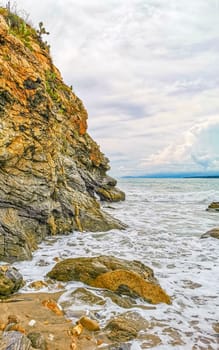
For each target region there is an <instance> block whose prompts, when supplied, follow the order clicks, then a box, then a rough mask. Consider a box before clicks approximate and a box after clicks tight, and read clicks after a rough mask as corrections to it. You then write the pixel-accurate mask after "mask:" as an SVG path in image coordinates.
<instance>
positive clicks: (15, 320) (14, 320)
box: [8, 315, 18, 324]
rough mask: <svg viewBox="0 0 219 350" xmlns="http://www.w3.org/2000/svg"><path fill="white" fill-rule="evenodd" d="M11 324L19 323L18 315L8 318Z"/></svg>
mask: <svg viewBox="0 0 219 350" xmlns="http://www.w3.org/2000/svg"><path fill="white" fill-rule="evenodd" d="M9 323H18V318H17V316H16V315H9V316H8V324H9Z"/></svg>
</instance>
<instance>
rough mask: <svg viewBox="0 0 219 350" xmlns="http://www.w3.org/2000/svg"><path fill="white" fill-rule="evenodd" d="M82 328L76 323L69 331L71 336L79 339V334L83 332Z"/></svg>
mask: <svg viewBox="0 0 219 350" xmlns="http://www.w3.org/2000/svg"><path fill="white" fill-rule="evenodd" d="M83 329H84V327H83V326H82V325H81V324H80V323H78V324H77V326H75V327H73V328H72V330H71V334H72V335H73V336H76V337H79V335H81V333H82V332H83Z"/></svg>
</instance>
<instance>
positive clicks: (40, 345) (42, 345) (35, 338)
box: [27, 332, 47, 350]
mask: <svg viewBox="0 0 219 350" xmlns="http://www.w3.org/2000/svg"><path fill="white" fill-rule="evenodd" d="M27 338H28V339H30V341H31V345H32V347H33V348H34V349H39V350H47V344H46V340H45V337H44V336H43V335H42V334H41V333H37V332H31V333H29V334H28V335H27Z"/></svg>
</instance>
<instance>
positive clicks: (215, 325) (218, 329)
mask: <svg viewBox="0 0 219 350" xmlns="http://www.w3.org/2000/svg"><path fill="white" fill-rule="evenodd" d="M212 328H213V330H214V331H215V332H216V333H218V334H219V322H215V323H213V324H212Z"/></svg>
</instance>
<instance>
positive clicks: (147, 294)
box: [92, 269, 171, 304]
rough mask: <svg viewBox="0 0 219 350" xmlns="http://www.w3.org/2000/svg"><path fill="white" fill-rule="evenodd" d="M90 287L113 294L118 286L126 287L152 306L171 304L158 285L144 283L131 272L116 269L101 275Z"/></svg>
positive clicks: (138, 276) (137, 275)
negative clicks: (103, 289)
mask: <svg viewBox="0 0 219 350" xmlns="http://www.w3.org/2000/svg"><path fill="white" fill-rule="evenodd" d="M92 285H93V286H95V287H98V288H107V289H110V290H112V291H114V292H115V291H117V289H119V287H120V286H127V287H128V288H129V289H130V290H131V291H132V292H134V293H136V294H138V295H139V296H140V297H142V298H144V299H145V300H147V301H149V302H150V303H152V304H158V303H167V304H171V300H170V297H169V296H168V295H167V294H166V293H165V291H164V290H163V289H162V288H161V287H160V286H159V285H158V284H155V283H150V282H148V281H145V280H144V279H143V278H142V277H141V276H140V275H139V274H137V273H135V272H132V271H126V270H119V269H118V270H114V271H110V272H106V273H103V274H101V275H99V276H98V277H97V278H96V279H95V280H94V281H93V282H92Z"/></svg>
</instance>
